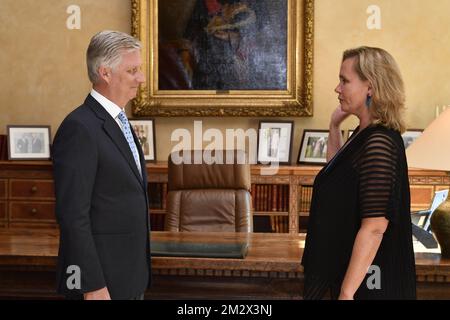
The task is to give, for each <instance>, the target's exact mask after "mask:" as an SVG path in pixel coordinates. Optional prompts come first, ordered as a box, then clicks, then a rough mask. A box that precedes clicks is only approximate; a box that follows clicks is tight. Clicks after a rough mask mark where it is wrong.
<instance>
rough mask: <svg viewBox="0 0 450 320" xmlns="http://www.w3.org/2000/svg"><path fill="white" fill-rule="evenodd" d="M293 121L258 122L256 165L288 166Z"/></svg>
mask: <svg viewBox="0 0 450 320" xmlns="http://www.w3.org/2000/svg"><path fill="white" fill-rule="evenodd" d="M293 131H294V121H260V122H259V129H258V151H257V152H258V163H263V164H268V163H273V162H278V163H279V164H289V163H290V159H291V149H292V134H293Z"/></svg>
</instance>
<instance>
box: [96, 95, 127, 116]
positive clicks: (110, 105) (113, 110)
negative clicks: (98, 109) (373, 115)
mask: <svg viewBox="0 0 450 320" xmlns="http://www.w3.org/2000/svg"><path fill="white" fill-rule="evenodd" d="M91 96H92V97H93V98H94V99H95V100H97V102H98V103H100V104H101V106H102V107H103V108H105V110H106V111H107V112H108V113H109V114H110V115H111V117H113V119H116V118H117V116H118V115H119V113H121V112H122V111H124V112H125V110H124V109H122V108H121V107H119V106H118V105H117V104H115V103H114V102H112V101H111V100H109V99H108V98H106V97H105V96H103V95H101V94H100V93H98V92H97V91H95V90H94V89H92V90H91Z"/></svg>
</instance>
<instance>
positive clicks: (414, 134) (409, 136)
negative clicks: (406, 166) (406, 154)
mask: <svg viewBox="0 0 450 320" xmlns="http://www.w3.org/2000/svg"><path fill="white" fill-rule="evenodd" d="M422 132H423V129H408V130H406V131H405V132H404V133H403V134H402V138H403V144H404V145H405V149H406V148H408V147H409V146H410V145H411V144H412V143H413V142H414V140H416V139H417V138H418V137H420V135H421V134H422Z"/></svg>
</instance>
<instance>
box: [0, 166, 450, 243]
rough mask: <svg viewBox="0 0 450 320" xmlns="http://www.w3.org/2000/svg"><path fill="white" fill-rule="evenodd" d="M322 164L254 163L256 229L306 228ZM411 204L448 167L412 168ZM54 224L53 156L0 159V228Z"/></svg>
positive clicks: (415, 205) (424, 203) (155, 200)
mask: <svg viewBox="0 0 450 320" xmlns="http://www.w3.org/2000/svg"><path fill="white" fill-rule="evenodd" d="M320 169H321V167H319V166H294V165H293V166H280V168H279V169H278V171H277V172H276V174H270V173H273V172H271V171H270V170H269V169H268V167H265V166H262V165H252V166H251V181H252V198H253V199H252V205H253V221H254V231H255V232H278V233H291V234H296V233H299V232H306V231H307V224H308V215H309V206H310V202H311V196H312V185H313V182H314V179H315V176H316V175H317V173H318V172H319V170H320ZM147 171H148V177H149V200H150V203H149V206H150V208H149V212H150V217H151V219H150V222H151V226H152V230H155V231H160V230H164V219H165V213H166V211H165V208H166V197H167V162H157V163H148V164H147ZM409 182H410V186H411V210H412V211H416V210H422V209H426V208H428V207H429V206H430V202H431V200H432V198H433V195H434V192H435V191H437V190H442V189H449V188H450V175H449V173H448V172H445V171H433V170H420V169H410V170H409ZM20 227H26V228H48V227H56V220H55V217H54V190H53V174H52V164H51V162H50V161H0V228H20Z"/></svg>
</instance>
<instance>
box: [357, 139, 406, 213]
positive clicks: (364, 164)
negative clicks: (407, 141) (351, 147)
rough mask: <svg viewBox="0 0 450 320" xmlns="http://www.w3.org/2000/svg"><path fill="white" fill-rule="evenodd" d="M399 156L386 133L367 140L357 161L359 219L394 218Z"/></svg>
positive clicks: (397, 190)
mask: <svg viewBox="0 0 450 320" xmlns="http://www.w3.org/2000/svg"><path fill="white" fill-rule="evenodd" d="M398 158H399V157H398V151H397V147H396V145H395V143H394V141H393V140H392V138H390V137H389V136H387V135H385V134H382V133H375V134H373V135H371V136H370V137H369V139H368V140H367V141H366V143H365V145H364V147H363V151H362V153H361V156H360V158H359V161H358V162H359V165H358V167H359V177H358V178H359V195H358V196H359V208H360V214H361V218H371V217H386V218H387V219H389V220H393V219H394V218H395V216H396V214H395V211H396V210H395V208H396V204H395V201H396V199H397V196H398V192H399V186H400V183H399V179H400V178H399V177H400V172H399V165H398V164H399V163H398V161H399V159H398Z"/></svg>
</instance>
